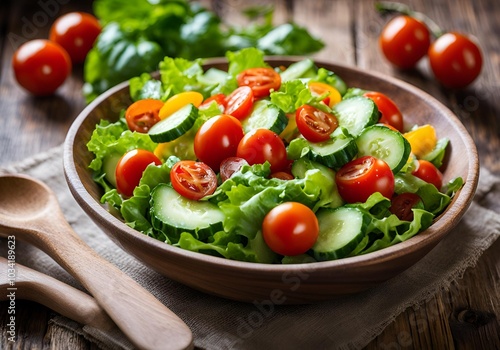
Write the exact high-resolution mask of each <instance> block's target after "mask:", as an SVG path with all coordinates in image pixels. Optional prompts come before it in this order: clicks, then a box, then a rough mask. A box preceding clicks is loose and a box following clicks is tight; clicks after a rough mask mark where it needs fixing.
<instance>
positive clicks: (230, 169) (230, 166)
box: [220, 157, 248, 182]
mask: <svg viewBox="0 0 500 350" xmlns="http://www.w3.org/2000/svg"><path fill="white" fill-rule="evenodd" d="M243 165H248V162H247V161H246V160H244V159H243V158H238V157H229V158H226V159H224V160H223V161H222V162H221V163H220V179H221V180H222V182H224V181H226V180H227V179H229V178H230V177H231V176H233V174H234V173H235V172H237V171H239V170H240V169H241V168H242V167H243Z"/></svg>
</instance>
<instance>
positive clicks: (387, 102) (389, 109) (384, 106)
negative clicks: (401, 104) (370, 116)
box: [363, 91, 404, 132]
mask: <svg viewBox="0 0 500 350" xmlns="http://www.w3.org/2000/svg"><path fill="white" fill-rule="evenodd" d="M363 96H365V97H368V98H371V99H372V100H373V102H375V104H376V105H377V108H378V110H379V112H380V113H381V114H382V116H381V117H380V119H379V122H380V123H383V124H388V125H390V126H393V127H394V128H396V129H397V130H398V131H400V132H403V128H404V122H403V114H402V113H401V111H400V110H399V108H398V106H397V105H396V103H394V101H393V100H391V99H390V98H389V97H388V96H387V95H384V94H383V93H381V92H376V91H369V92H365V93H364V94H363Z"/></svg>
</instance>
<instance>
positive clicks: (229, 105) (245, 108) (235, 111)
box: [225, 86, 254, 120]
mask: <svg viewBox="0 0 500 350" xmlns="http://www.w3.org/2000/svg"><path fill="white" fill-rule="evenodd" d="M253 99H254V96H253V92H252V89H251V88H250V87H248V86H240V87H239V88H237V89H236V90H234V91H233V92H232V93H231V94H230V95H229V96H228V97H227V98H226V111H225V112H226V114H229V115H232V116H233V117H235V118H237V119H239V120H242V119H245V117H246V116H247V115H248V114H249V113H250V110H251V109H252V105H253Z"/></svg>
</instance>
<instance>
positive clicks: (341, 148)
mask: <svg viewBox="0 0 500 350" xmlns="http://www.w3.org/2000/svg"><path fill="white" fill-rule="evenodd" d="M309 147H310V152H309V153H308V158H310V159H311V160H314V161H316V162H318V163H321V164H323V165H326V166H327V167H329V168H333V169H336V170H338V169H340V168H341V167H342V166H343V165H344V164H347V163H348V162H350V161H351V160H352V159H353V158H354V157H355V156H356V154H358V146H357V144H356V140H355V139H354V138H353V137H351V136H350V135H346V133H344V132H343V129H342V128H337V129H336V130H335V131H334V132H333V134H332V137H331V138H330V139H329V140H327V141H324V142H318V143H313V142H310V143H309Z"/></svg>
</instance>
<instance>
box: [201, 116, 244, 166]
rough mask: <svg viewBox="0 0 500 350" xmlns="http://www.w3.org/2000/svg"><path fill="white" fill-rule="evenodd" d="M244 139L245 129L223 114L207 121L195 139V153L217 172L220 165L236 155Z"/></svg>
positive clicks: (237, 121)
mask: <svg viewBox="0 0 500 350" xmlns="http://www.w3.org/2000/svg"><path fill="white" fill-rule="evenodd" d="M242 138H243V127H242V126H241V123H240V121H239V120H238V119H236V118H235V117H233V116H230V115H227V114H221V115H218V116H215V117H212V118H210V119H209V120H207V121H206V122H205V123H203V125H202V126H201V127H200V128H199V129H198V132H197V133H196V135H195V137H194V153H195V154H196V157H197V158H198V159H199V160H201V161H202V162H204V163H206V164H207V165H208V166H210V167H211V168H212V169H214V170H215V171H217V170H218V169H219V167H220V163H221V162H222V161H223V160H224V159H226V158H228V157H233V156H235V155H236V149H237V148H238V144H239V143H240V141H241V139H242Z"/></svg>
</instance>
